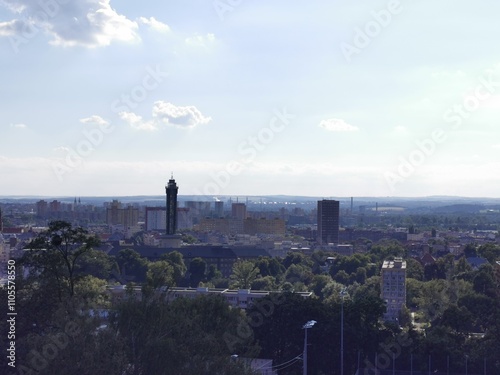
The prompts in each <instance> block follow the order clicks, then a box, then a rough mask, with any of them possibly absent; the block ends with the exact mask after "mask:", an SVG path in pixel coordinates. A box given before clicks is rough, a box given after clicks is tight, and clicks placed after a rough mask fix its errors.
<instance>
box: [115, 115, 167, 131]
mask: <svg viewBox="0 0 500 375" xmlns="http://www.w3.org/2000/svg"><path fill="white" fill-rule="evenodd" d="M118 115H119V116H120V118H121V119H122V120H123V121H125V122H126V123H128V124H129V125H130V126H131V127H133V128H134V129H138V130H157V129H158V127H157V126H156V125H155V124H154V122H153V121H144V120H143V119H142V116H139V115H136V114H135V113H133V112H120V113H119V114H118Z"/></svg>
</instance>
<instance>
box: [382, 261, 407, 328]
mask: <svg viewBox="0 0 500 375" xmlns="http://www.w3.org/2000/svg"><path fill="white" fill-rule="evenodd" d="M380 290H381V294H382V295H381V298H382V299H383V300H384V301H385V303H386V305H387V311H386V313H385V314H384V319H385V320H390V321H397V320H398V318H399V314H400V312H401V309H402V308H403V306H405V304H406V262H405V261H403V259H402V258H394V260H385V261H384V263H383V264H382V271H381V286H380Z"/></svg>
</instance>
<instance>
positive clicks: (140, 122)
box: [119, 100, 211, 130]
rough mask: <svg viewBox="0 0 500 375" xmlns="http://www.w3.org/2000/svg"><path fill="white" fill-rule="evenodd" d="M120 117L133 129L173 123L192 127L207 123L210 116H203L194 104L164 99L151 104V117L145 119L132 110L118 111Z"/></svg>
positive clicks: (153, 128) (155, 128)
mask: <svg viewBox="0 0 500 375" xmlns="http://www.w3.org/2000/svg"><path fill="white" fill-rule="evenodd" d="M119 116H120V118H121V119H122V120H124V121H125V122H127V123H128V124H129V125H130V126H131V127H133V128H134V129H139V130H157V129H159V128H160V127H161V126H162V125H173V126H176V127H178V128H184V129H188V128H194V127H196V126H198V125H202V124H206V123H208V122H209V121H210V120H211V118H210V117H205V116H204V115H203V114H202V113H201V112H200V111H199V110H198V109H197V108H196V107H195V106H186V107H181V106H176V105H174V104H172V103H168V102H164V101H161V100H160V101H156V102H155V103H154V105H153V118H152V119H151V120H149V121H145V120H144V119H143V118H142V116H139V115H137V114H135V113H133V112H120V114H119Z"/></svg>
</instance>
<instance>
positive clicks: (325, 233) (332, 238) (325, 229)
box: [317, 199, 340, 245]
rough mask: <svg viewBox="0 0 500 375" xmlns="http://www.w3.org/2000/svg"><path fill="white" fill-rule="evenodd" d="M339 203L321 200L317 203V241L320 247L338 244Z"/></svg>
mask: <svg viewBox="0 0 500 375" xmlns="http://www.w3.org/2000/svg"><path fill="white" fill-rule="evenodd" d="M339 216H340V202H339V201H335V200H329V199H323V200H321V201H318V232H317V236H318V238H317V241H318V243H319V244H321V245H328V244H329V243H338V242H339Z"/></svg>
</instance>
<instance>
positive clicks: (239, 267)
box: [230, 260, 260, 289]
mask: <svg viewBox="0 0 500 375" xmlns="http://www.w3.org/2000/svg"><path fill="white" fill-rule="evenodd" d="M259 272H260V270H259V268H258V267H257V266H256V265H255V264H254V263H253V262H250V261H247V260H239V261H237V262H236V263H234V265H233V273H232V274H231V276H230V279H231V280H232V281H233V283H232V287H233V288H240V289H250V286H251V285H252V283H253V282H254V281H255V280H256V279H257V278H258V276H259Z"/></svg>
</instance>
